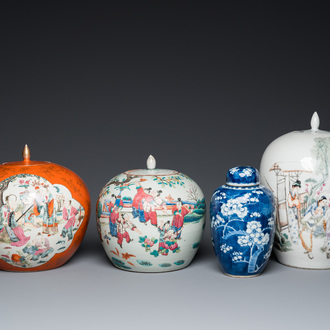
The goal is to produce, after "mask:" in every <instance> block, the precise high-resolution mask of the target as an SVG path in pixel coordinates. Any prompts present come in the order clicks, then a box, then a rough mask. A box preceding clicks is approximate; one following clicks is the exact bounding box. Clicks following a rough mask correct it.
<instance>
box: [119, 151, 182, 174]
mask: <svg viewBox="0 0 330 330" xmlns="http://www.w3.org/2000/svg"><path fill="white" fill-rule="evenodd" d="M125 174H130V175H136V176H146V175H159V176H160V175H162V176H167V175H176V174H179V172H178V171H174V170H166V169H157V168H156V159H155V157H154V156H152V155H150V156H149V157H148V159H147V169H139V170H130V171H126V172H125Z"/></svg>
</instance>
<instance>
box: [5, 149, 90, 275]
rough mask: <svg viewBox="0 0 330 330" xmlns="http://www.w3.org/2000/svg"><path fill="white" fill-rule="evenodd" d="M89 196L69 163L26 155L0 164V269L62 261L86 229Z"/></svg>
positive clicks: (31, 268) (37, 267)
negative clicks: (37, 159) (63, 164)
mask: <svg viewBox="0 0 330 330" xmlns="http://www.w3.org/2000/svg"><path fill="white" fill-rule="evenodd" d="M89 215H90V197H89V192H88V190H87V187H86V185H85V183H84V182H83V181H82V180H81V178H80V177H79V176H78V175H76V174H75V173H74V172H72V171H70V170H69V169H67V168H65V167H63V166H60V165H57V164H54V163H51V162H46V161H32V160H30V150H29V148H28V147H27V145H26V146H25V148H24V150H23V161H18V162H11V163H3V164H1V165H0V269H1V270H7V271H41V270H49V269H52V268H56V267H60V266H62V265H63V264H64V263H66V262H67V261H68V260H69V259H70V257H71V256H72V255H73V254H74V253H75V252H76V250H77V249H78V247H79V245H80V243H81V241H82V239H83V237H84V234H85V232H86V229H87V224H88V220H89Z"/></svg>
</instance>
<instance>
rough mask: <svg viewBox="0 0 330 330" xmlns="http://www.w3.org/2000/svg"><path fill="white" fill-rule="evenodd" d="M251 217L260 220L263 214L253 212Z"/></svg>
mask: <svg viewBox="0 0 330 330" xmlns="http://www.w3.org/2000/svg"><path fill="white" fill-rule="evenodd" d="M250 217H251V218H260V217H261V214H260V213H258V212H253V213H251V214H250Z"/></svg>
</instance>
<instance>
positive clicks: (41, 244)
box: [23, 233, 54, 261]
mask: <svg viewBox="0 0 330 330" xmlns="http://www.w3.org/2000/svg"><path fill="white" fill-rule="evenodd" d="M53 251H54V249H53V248H51V247H50V244H49V240H48V238H46V237H43V235H42V234H41V233H38V235H37V236H36V238H35V239H34V240H33V241H32V246H30V247H25V248H24V249H23V252H24V253H27V254H30V255H32V258H31V260H33V261H37V260H38V259H39V258H45V257H47V256H48V255H49V254H50V253H52V252H53Z"/></svg>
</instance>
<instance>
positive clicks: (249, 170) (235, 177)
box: [226, 166, 259, 187]
mask: <svg viewBox="0 0 330 330" xmlns="http://www.w3.org/2000/svg"><path fill="white" fill-rule="evenodd" d="M226 184H227V185H228V186H236V187H244V186H257V185H258V184H259V172H258V170H257V169H255V168H254V167H251V166H236V167H233V168H231V169H230V170H229V171H228V172H227V177H226Z"/></svg>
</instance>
